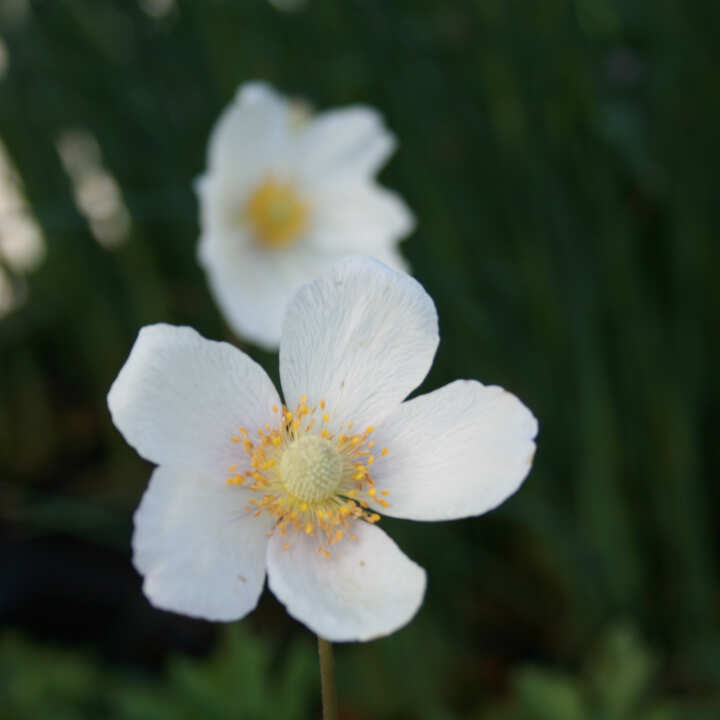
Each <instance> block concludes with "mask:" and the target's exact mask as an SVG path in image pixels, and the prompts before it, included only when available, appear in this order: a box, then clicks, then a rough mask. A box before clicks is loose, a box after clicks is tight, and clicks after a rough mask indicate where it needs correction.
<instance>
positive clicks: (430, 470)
mask: <svg viewBox="0 0 720 720" xmlns="http://www.w3.org/2000/svg"><path fill="white" fill-rule="evenodd" d="M437 344H438V330H437V315H436V312H435V306H434V305H433V302H432V300H431V299H430V297H429V296H428V295H427V294H426V293H425V291H424V290H423V288H422V287H421V286H420V285H419V284H418V283H417V282H416V281H415V280H413V279H412V278H411V277H409V276H408V275H405V274H402V273H398V272H395V271H393V270H390V269H389V268H387V267H385V266H384V265H382V264H381V263H378V262H376V261H374V260H371V259H368V258H348V259H346V260H343V261H341V262H339V263H337V264H336V265H335V266H334V267H333V268H332V269H331V270H330V272H328V273H326V274H325V275H323V276H322V277H320V278H318V279H316V280H315V281H314V282H312V283H310V284H309V285H306V286H304V287H303V288H302V289H301V290H300V291H299V292H298V293H297V294H296V295H295V297H294V299H293V300H292V301H291V303H290V305H289V307H288V312H287V315H286V318H285V322H284V326H283V332H282V340H281V344H280V377H281V381H282V387H283V391H284V394H285V401H286V404H285V405H284V404H283V403H282V401H281V400H280V397H279V396H278V393H277V392H276V390H275V388H274V387H273V385H272V382H271V381H270V379H269V378H268V376H267V375H266V374H265V372H264V371H263V370H262V368H261V367H260V366H259V365H257V364H256V363H255V362H253V361H252V360H251V359H250V358H249V357H248V356H247V355H245V354H244V353H242V352H241V351H240V350H238V349H236V348H234V347H233V346H232V345H229V344H227V343H221V342H211V341H208V340H205V339H204V338H202V337H200V335H198V334H197V333H196V332H195V331H194V330H192V329H190V328H178V327H172V326H169V325H153V326H150V327H146V328H144V329H143V330H141V331H140V334H139V337H138V339H137V341H136V343H135V345H134V347H133V349H132V352H131V353H130V356H129V358H128V360H127V362H126V363H125V365H124V367H123V368H122V370H121V371H120V374H119V375H118V377H117V379H116V380H115V382H114V384H113V386H112V388H111V389H110V393H109V395H108V404H109V407H110V411H111V413H112V417H113V421H114V423H115V425H116V426H117V427H118V428H119V430H120V431H121V432H122V433H123V435H124V436H125V438H126V440H127V441H128V442H129V443H130V444H131V445H133V446H134V447H135V448H136V449H137V451H138V452H139V453H140V454H141V455H142V456H143V457H145V458H147V459H148V460H150V461H151V462H154V463H157V464H158V465H159V467H158V468H156V469H155V471H154V473H153V476H152V479H151V481H150V485H149V487H148V489H147V491H146V492H145V495H144V497H143V500H142V502H141V504H140V507H139V508H138V510H137V512H136V514H135V534H134V537H133V551H134V563H135V566H136V567H137V569H138V570H139V571H140V572H141V573H142V574H143V575H144V577H145V582H144V586H143V588H144V591H145V594H146V595H147V596H148V598H149V599H150V601H151V602H152V603H153V604H154V605H156V606H157V607H160V608H164V609H167V610H173V611H176V612H181V613H185V614H187V615H192V616H195V617H201V618H206V619H209V620H222V621H230V620H236V619H238V618H241V617H243V616H244V615H246V614H247V613H248V612H250V611H251V610H252V609H253V608H254V607H255V605H256V604H257V601H258V598H259V596H260V593H261V591H262V588H263V584H264V579H265V572H266V568H267V573H268V578H269V586H270V589H271V590H272V591H273V593H274V594H275V595H276V596H277V597H278V598H279V599H280V600H281V601H282V602H283V603H284V604H285V606H286V607H287V610H288V612H289V613H290V614H291V615H292V616H293V617H295V618H297V619H298V620H300V621H301V622H303V623H304V624H305V625H307V626H308V627H309V628H310V629H311V630H313V631H314V632H316V633H317V634H319V635H320V636H322V637H324V638H326V639H328V640H332V641H342V640H368V639H371V638H374V637H378V636H380V635H385V634H388V633H391V632H393V631H394V630H397V629H398V628H399V627H401V626H402V625H404V624H405V623H407V622H408V621H409V620H410V619H411V618H412V617H413V615H414V614H415V612H416V611H417V609H418V608H419V606H420V604H421V602H422V598H423V594H424V591H425V572H424V570H423V569H422V568H420V567H419V566H418V565H416V564H415V563H414V562H413V561H411V560H410V559H409V558H407V557H406V556H405V555H404V554H403V553H402V552H401V551H400V549H399V548H398V547H397V545H396V544H395V543H394V542H393V541H392V540H391V539H390V538H389V537H388V536H387V535H386V534H385V533H384V532H383V531H382V530H381V529H380V528H379V527H378V525H377V522H378V521H379V520H380V519H381V518H380V515H379V513H382V514H384V515H389V516H393V517H397V518H408V519H413V520H449V519H452V518H461V517H467V516H470V515H478V514H480V513H484V512H487V511H488V510H491V509H492V508H494V507H496V506H497V505H499V504H500V503H501V502H503V500H505V499H506V498H507V497H508V496H509V495H511V494H512V493H513V492H515V490H517V488H518V487H519V486H520V484H521V483H522V481H523V479H524V478H525V476H526V475H527V473H528V471H529V469H530V465H531V463H532V458H533V453H534V450H535V444H534V442H533V439H534V437H535V435H536V432H537V422H536V420H535V418H534V417H533V415H532V413H531V412H530V411H529V410H528V409H527V408H526V407H525V406H524V405H523V404H522V403H521V402H520V401H519V400H518V399H517V398H516V397H515V396H513V395H511V394H510V393H508V392H506V391H504V390H503V389H502V388H499V387H492V386H483V385H481V384H480V383H479V382H476V381H470V380H459V381H456V382H453V383H451V384H449V385H446V386H445V387H442V388H440V389H439V390H435V391H434V392H431V393H428V394H427V395H421V396H419V397H416V398H414V399H412V400H407V401H405V402H403V400H404V398H405V397H407V395H408V394H409V393H410V392H412V390H413V389H414V388H416V387H417V386H418V385H419V384H420V382H422V380H423V378H424V377H425V375H426V373H427V371H428V370H429V368H430V365H431V364H432V360H433V356H434V354H435V350H436V348H437ZM288 408H292V410H288Z"/></svg>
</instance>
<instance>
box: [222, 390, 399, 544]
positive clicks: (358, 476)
mask: <svg viewBox="0 0 720 720" xmlns="http://www.w3.org/2000/svg"><path fill="white" fill-rule="evenodd" d="M273 412H275V413H277V414H278V415H279V417H278V421H277V423H276V424H275V426H274V427H273V426H271V425H270V424H268V425H265V427H264V428H258V429H257V431H256V436H257V439H256V440H254V439H253V440H251V436H250V433H248V431H247V430H246V429H245V428H239V429H238V434H237V435H233V436H232V441H233V442H234V443H237V444H239V445H242V448H243V450H244V452H245V455H246V456H247V458H248V459H249V460H250V469H249V470H246V471H245V472H238V465H231V466H230V467H229V468H228V474H229V477H228V479H227V482H228V484H229V485H244V486H245V487H247V488H248V489H249V490H252V491H253V492H254V493H257V497H253V498H251V499H250V500H249V502H248V505H247V507H246V508H245V510H246V511H247V512H251V513H252V514H253V515H254V516H256V517H258V516H260V515H261V514H263V513H266V512H267V513H270V515H272V516H273V517H274V518H275V525H274V527H273V530H272V533H274V532H279V533H280V534H281V535H282V536H283V537H285V536H287V535H288V532H291V531H293V530H294V531H296V532H303V533H306V534H307V535H311V536H314V537H317V538H318V552H319V553H321V554H322V555H324V556H325V557H329V556H330V552H329V551H328V550H327V548H326V546H328V547H329V546H330V545H333V544H334V543H336V542H338V541H339V540H341V539H342V538H343V537H345V536H346V535H347V536H348V537H350V538H354V537H355V536H354V535H353V534H352V532H350V530H351V525H352V523H353V522H354V521H356V520H364V521H366V522H369V523H376V522H377V521H378V520H380V516H379V515H378V514H377V513H376V512H374V511H373V509H372V507H373V506H377V507H387V506H388V502H387V500H386V499H385V498H386V496H387V495H388V494H389V492H388V491H387V490H378V489H377V488H376V486H375V481H374V480H373V478H372V476H371V474H370V467H371V466H372V464H373V462H374V461H375V456H374V455H373V447H374V445H375V442H374V441H373V440H372V439H371V435H372V433H373V430H374V428H372V427H368V428H366V429H365V430H364V431H363V432H360V433H357V432H354V431H353V423H352V422H349V423H347V425H345V424H342V425H340V427H339V428H338V430H337V433H334V432H331V431H330V429H329V427H328V426H329V424H330V415H329V413H328V412H326V408H325V402H324V401H323V400H321V401H320V403H319V405H318V406H316V407H312V408H311V407H309V406H308V404H307V397H306V396H304V395H303V397H302V398H300V402H299V403H298V405H297V407H296V408H295V411H294V412H290V411H289V410H288V409H287V408H285V407H283V408H282V409H280V408H278V407H273ZM387 452H388V451H387V448H385V449H383V450H382V451H381V453H380V454H381V455H383V456H384V455H386V454H387ZM289 540H290V541H291V538H289ZM289 546H290V542H287V543H285V544H284V546H283V547H284V548H288V547H289Z"/></svg>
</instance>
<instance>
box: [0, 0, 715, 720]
mask: <svg viewBox="0 0 720 720" xmlns="http://www.w3.org/2000/svg"><path fill="white" fill-rule="evenodd" d="M24 4H25V5H27V7H28V12H27V13H24V14H23V13H20V14H18V13H17V12H15V13H13V12H11V10H12V7H11V6H15V7H17V6H18V5H23V3H20V2H19V0H0V23H1V24H0V35H1V36H2V38H3V40H4V42H5V44H6V46H7V48H8V51H9V69H8V72H7V74H6V76H5V77H4V79H0V138H1V139H2V141H3V143H4V144H5V146H6V148H7V150H8V153H9V154H10V156H11V158H12V160H13V162H14V164H15V166H16V167H17V169H18V171H19V173H20V175H21V177H22V181H23V183H24V186H25V192H26V196H27V198H28V201H29V203H30V205H31V206H32V209H33V211H34V213H35V214H36V216H37V218H38V220H39V222H40V223H41V225H42V227H43V230H44V233H45V236H46V240H47V250H48V252H47V258H46V260H45V262H44V263H43V264H42V266H41V267H40V268H39V269H38V270H37V271H36V272H34V273H32V274H31V275H29V276H28V277H27V278H26V280H27V284H28V285H27V287H28V288H29V296H28V300H27V302H26V303H25V304H24V305H23V306H22V307H21V308H20V309H18V310H17V311H16V312H14V313H13V314H11V315H9V316H7V317H4V318H2V319H1V320H0V522H2V527H0V619H1V621H2V623H3V629H2V630H0V708H1V710H0V715H2V717H3V718H5V717H7V718H10V719H14V718H18V719H24V718H43V719H44V718H49V719H51V720H52V719H54V718H62V719H63V720H64V719H74V718H95V717H98V718H100V717H102V718H122V719H123V720H124V719H127V718H137V719H141V718H158V719H164V718H168V719H169V718H203V720H205V719H207V718H218V719H219V718H225V717H238V718H278V717H283V718H312V717H315V716H316V713H317V711H318V700H317V689H318V686H317V678H316V666H315V658H314V655H313V652H314V650H313V647H312V642H311V641H312V638H311V636H310V635H309V633H308V632H307V631H306V630H305V629H304V628H303V627H301V626H299V625H297V624H295V623H294V622H292V621H291V620H290V619H289V618H288V617H287V616H286V615H285V613H284V611H283V609H282V607H281V606H280V605H279V604H278V603H277V602H276V601H275V600H274V599H273V598H272V597H271V596H270V594H269V593H267V592H266V594H265V595H264V596H263V600H262V601H261V604H260V607H259V609H258V610H257V611H256V612H255V613H253V614H252V615H251V616H250V617H249V618H248V619H247V620H245V621H243V622H242V623H241V625H240V627H238V628H235V629H234V630H231V631H228V630H226V629H225V628H216V627H215V626H211V625H209V624H206V623H201V622H196V621H191V620H187V619H184V618H181V617H179V616H173V615H169V614H166V613H160V612H157V611H155V610H153V609H152V608H150V607H149V605H148V604H147V602H146V601H145V599H144V598H143V596H142V594H141V592H140V579H139V578H138V577H137V576H136V575H135V573H134V571H133V570H132V569H131V567H130V553H129V538H130V532H131V514H132V512H133V509H134V507H135V506H136V504H137V503H138V501H139V498H140V496H141V494H142V491H143V489H144V487H145V484H146V481H147V478H148V475H149V472H150V466H149V465H147V464H145V463H143V462H142V461H141V460H139V459H138V458H137V456H136V455H135V453H134V452H133V450H132V449H131V448H130V447H129V446H127V445H126V444H125V443H124V441H123V440H122V438H121V437H120V435H119V434H118V433H117V432H116V431H115V430H114V428H113V427H112V425H111V423H110V418H109V415H108V412H107V410H106V406H105V394H106V392H107V389H108V387H109V385H110V383H111V382H112V380H113V379H114V377H115V375H116V373H117V371H118V369H119V367H120V366H121V364H122V362H123V361H124V359H125V357H126V356H127V353H128V351H129V349H130V347H131V344H132V342H133V340H134V337H135V335H136V333H137V331H138V329H139V328H140V327H141V326H142V325H144V324H147V323H152V322H157V321H168V322H172V323H177V324H189V325H192V326H194V327H195V328H197V329H198V330H199V331H200V332H201V333H202V334H204V335H206V336H208V337H212V338H221V337H230V336H229V332H228V330H227V328H226V327H225V326H224V325H223V322H222V319H221V317H220V315H219V313H218V311H217V310H216V308H215V307H214V305H213V303H212V301H211V299H210V296H209V294H208V290H207V286H206V283H205V278H204V276H203V273H202V271H201V270H200V268H199V267H198V265H197V263H196V261H195V247H196V241H197V236H198V226H197V206H196V202H195V197H194V194H193V192H192V187H191V183H192V180H193V178H195V177H196V176H197V175H198V174H199V173H200V172H201V171H202V169H203V167H204V153H205V145H206V141H207V137H208V133H209V131H210V128H211V127H212V125H213V122H214V121H215V119H216V118H217V115H218V113H219V112H220V111H221V109H222V108H223V107H224V105H225V104H226V103H227V102H228V101H229V99H230V98H231V97H232V96H233V94H234V92H235V89H236V87H237V85H238V84H239V83H242V82H244V81H246V80H248V79H255V78H258V79H264V80H267V81H269V82H271V83H273V84H275V85H276V86H277V87H278V88H279V89H281V90H282V91H284V92H287V93H290V94H293V95H301V96H305V97H307V98H308V99H309V100H310V101H311V102H312V103H313V104H314V105H315V106H316V107H317V108H326V107H333V106H338V105H343V104H348V103H354V102H364V103H369V104H372V105H374V106H376V107H378V108H379V109H380V110H381V111H382V113H383V114H384V116H385V118H386V120H387V123H388V125H389V127H390V128H392V129H393V131H394V132H395V133H396V134H397V136H398V138H399V141H400V145H399V150H398V152H397V153H396V155H395V156H394V157H393V158H392V160H391V162H390V163H389V165H388V166H387V168H386V169H385V170H384V171H383V173H382V181H383V183H385V184H386V185H387V186H389V187H392V188H394V189H396V190H397V191H399V192H400V193H401V194H402V195H403V196H404V197H405V198H406V199H407V201H408V203H409V205H410V206H411V207H412V208H413V210H414V212H415V213H416V215H417V218H418V229H417V231H416V232H415V233H414V235H413V236H412V237H411V238H410V239H409V240H408V241H407V242H406V243H405V244H404V245H403V251H404V253H405V255H406V256H407V258H408V259H409V261H410V262H411V264H412V267H413V271H414V273H415V275H416V276H417V278H418V279H419V280H420V281H421V282H422V283H423V284H424V286H425V287H426V288H427V290H428V292H429V293H430V294H431V296H432V297H433V298H434V299H435V301H436V303H437V306H438V311H439V314H440V326H441V338H442V339H441V345H440V350H439V353H438V356H437V360H436V363H435V366H434V368H433V370H432V372H431V374H430V376H429V377H428V379H427V381H426V382H425V384H424V385H423V388H424V389H433V388H436V387H438V386H440V385H442V384H444V383H445V382H448V381H450V380H452V379H455V378H457V377H470V378H478V379H480V380H482V381H484V382H491V383H498V384H501V385H504V386H505V387H507V388H509V389H511V390H512V391H513V392H515V393H517V394H518V395H519V396H520V397H521V398H522V399H523V400H524V401H525V402H526V403H527V404H528V405H529V406H530V407H531V408H532V409H533V411H534V412H535V414H536V415H537V417H538V418H539V421H540V436H539V449H538V453H537V456H536V462H535V467H534V469H533V471H532V473H531V475H530V476H529V478H528V480H527V481H526V483H525V485H524V486H523V487H522V489H521V490H520V492H519V493H518V494H517V495H516V496H514V497H513V498H512V499H511V500H510V501H508V502H507V503H506V504H505V505H504V506H503V507H502V508H501V509H499V510H498V511H495V512H493V513H491V514H490V515H488V516H486V517H482V518H474V519H469V520H464V521H461V522H453V523H437V524H419V523H410V522H407V523H406V522H400V521H383V527H385V528H386V529H388V530H389V531H390V532H391V534H393V535H394V536H395V537H396V539H397V540H398V541H399V543H400V544H401V546H402V547H403V548H404V549H405V550H406V551H407V553H408V554H409V555H410V556H411V557H413V558H414V559H415V560H417V561H418V562H419V563H420V564H421V565H423V566H424V567H425V568H427V571H428V576H429V587H428V593H427V597H426V601H425V604H424V605H423V608H422V610H421V611H420V613H419V615H418V617H417V618H416V619H415V620H414V621H413V622H412V623H411V624H410V625H409V626H408V627H407V628H405V629H404V630H402V631H400V632H398V633H397V634H395V635H393V636H391V637H389V638H386V639H383V640H379V641H376V642H373V643H370V644H367V645H360V644H358V645H347V646H342V647H340V648H339V650H338V655H337V661H338V671H339V685H340V687H339V689H340V695H341V708H342V712H343V717H344V718H346V719H357V718H374V717H378V718H398V719H400V718H438V719H441V720H444V719H446V718H466V717H473V718H491V719H493V720H495V719H498V720H499V719H502V720H510V719H511V720H525V719H527V720H535V719H537V720H546V719H547V720H555V719H557V720H566V719H567V720H575V719H581V718H598V719H607V720H615V719H619V718H627V719H628V720H631V719H632V720H637V719H638V718H639V719H649V720H668V719H673V720H674V719H675V718H678V719H680V718H682V719H685V718H690V719H693V718H715V717H718V716H720V691H719V689H718V688H719V687H720V632H719V627H718V612H719V610H720V594H719V591H720V583H719V580H720V578H719V571H720V568H719V566H718V557H717V555H718V553H717V547H718V543H717V541H718V531H717V527H716V525H717V523H716V516H717V512H718V507H719V499H720V498H719V497H718V495H719V491H718V486H717V481H716V472H715V470H716V468H717V467H718V462H719V461H720V451H719V448H720V442H718V434H719V433H720V423H719V422H718V412H719V411H720V408H719V407H718V406H719V404H720V403H718V381H717V368H718V364H719V363H718V332H717V329H718V311H719V310H720V283H719V282H718V279H717V272H718V269H719V268H720V262H719V261H720V250H719V249H718V237H717V231H718V228H720V222H719V219H720V218H719V217H718V215H719V213H720V211H719V210H718V197H719V196H718V180H719V178H720V174H719V172H718V165H719V162H718V161H719V160H720V152H719V151H720V133H719V132H718V128H720V92H718V88H719V87H720V85H719V84H718V80H719V78H720V50H719V49H718V47H719V46H718V42H717V38H718V29H719V28H720V6H719V5H718V4H717V3H715V2H711V1H710V0H708V2H702V1H695V2H693V1H688V0H683V1H681V0H657V1H656V2H650V1H649V0H648V1H646V2H642V1H640V0H573V1H570V0H523V1H520V0H475V1H471V0H467V1H461V0H450V1H445V2H430V1H429V0H407V1H403V2H391V0H340V1H336V2H331V1H330V0H308V3H307V5H306V7H305V9H304V10H303V11H301V12H298V13H293V14H289V13H281V12H278V11H277V10H275V9H273V7H271V6H270V5H269V4H268V3H267V2H264V1H261V0H237V1H233V2H231V1H230V0H224V1H222V0H177V2H176V5H175V8H174V9H173V10H172V11H171V12H170V13H169V14H167V15H166V16H164V17H162V18H159V19H153V18H151V17H149V16H148V15H147V14H146V13H145V12H144V11H143V10H142V9H141V8H140V6H139V5H138V4H137V3H136V2H135V1H134V0H45V1H44V2H41V1H40V0H37V1H35V2H29V3H24ZM73 128H74V129H78V128H79V129H86V130H89V131H90V132H91V133H93V134H94V135H95V136H96V137H97V139H98V141H99V144H100V147H101V149H102V156H103V162H104V164H105V167H106V168H107V169H108V170H109V171H110V172H111V173H112V174H113V176H114V177H115V178H116V179H117V181H118V182H119V184H120V187H121V188H122V193H123V197H124V200H125V202H126V204H127V206H128V209H129V211H130V214H131V217H132V233H131V236H130V239H129V241H128V242H127V243H126V244H124V245H122V246H120V247H118V248H117V249H114V250H108V249H105V248H103V247H101V246H100V245H99V244H98V243H97V242H96V241H95V240H94V239H93V237H92V235H91V234H90V232H89V229H88V227H87V225H86V223H85V220H84V219H83V217H82V215H80V214H79V213H78V211H77V210H76V208H75V205H74V203H73V197H72V189H71V185H70V183H69V180H68V178H67V176H66V174H65V171H64V170H63V167H62V165H61V163H60V159H59V156H58V153H57V151H56V146H55V143H56V139H57V137H58V136H59V134H60V133H61V132H63V131H64V130H67V129H73ZM20 280H22V278H18V281H20ZM246 349H247V350H248V351H249V352H251V353H252V354H253V356H254V357H256V358H258V359H259V360H260V361H261V362H263V364H264V365H265V366H266V367H267V368H268V370H269V371H270V372H271V374H272V375H273V376H276V374H277V367H276V358H275V357H273V356H272V355H270V354H262V353H259V352H258V351H256V350H255V349H254V348H252V347H249V348H246Z"/></svg>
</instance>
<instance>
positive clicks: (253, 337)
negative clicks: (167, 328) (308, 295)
mask: <svg viewBox="0 0 720 720" xmlns="http://www.w3.org/2000/svg"><path fill="white" fill-rule="evenodd" d="M204 247H205V252H204V253H203V256H202V263H203V265H204V266H205V268H206V270H207V271H208V281H209V283H210V289H211V291H212V294H213V296H214V298H215V300H216V302H217V303H218V305H219V306H220V309H221V310H222V312H223V315H224V316H225V319H226V320H227V322H228V323H229V324H230V326H231V327H232V328H233V330H234V331H235V332H236V333H237V334H238V335H240V336H242V337H244V338H247V339H248V340H250V341H252V342H254V343H256V344H257V345H259V346H261V347H264V348H266V349H268V350H271V349H275V348H277V346H278V345H279V344H280V332H281V328H282V322H283V318H284V317H285V311H286V310H287V306H288V303H289V302H290V300H291V299H292V297H293V295H294V294H295V292H296V291H297V290H298V288H299V287H301V286H302V285H303V284H304V283H307V282H309V281H310V280H312V279H313V278H314V277H315V276H316V275H317V273H318V272H319V271H320V270H322V269H323V267H325V265H327V264H328V263H329V259H328V258H327V257H326V256H324V255H321V254H318V253H316V252H313V251H308V250H307V249H305V248H302V247H299V246H296V247H294V248H290V249H289V250H286V251H279V252H266V251H263V250H261V249H258V248H255V247H252V246H250V247H245V248H242V247H240V246H239V245H236V246H232V245H231V244H226V245H225V246H223V245H220V244H217V245H215V246H212V245H210V244H209V243H208V244H206V245H205V246H204Z"/></svg>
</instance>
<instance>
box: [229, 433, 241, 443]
mask: <svg viewBox="0 0 720 720" xmlns="http://www.w3.org/2000/svg"><path fill="white" fill-rule="evenodd" d="M230 439H231V440H232V441H233V442H234V443H239V442H240V438H239V437H238V436H237V435H233V436H232V438H230Z"/></svg>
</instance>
